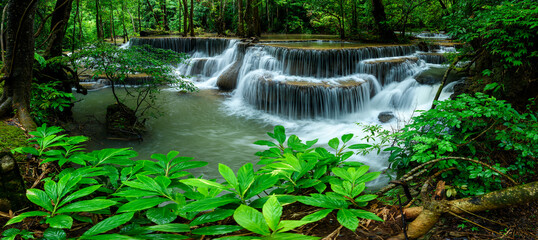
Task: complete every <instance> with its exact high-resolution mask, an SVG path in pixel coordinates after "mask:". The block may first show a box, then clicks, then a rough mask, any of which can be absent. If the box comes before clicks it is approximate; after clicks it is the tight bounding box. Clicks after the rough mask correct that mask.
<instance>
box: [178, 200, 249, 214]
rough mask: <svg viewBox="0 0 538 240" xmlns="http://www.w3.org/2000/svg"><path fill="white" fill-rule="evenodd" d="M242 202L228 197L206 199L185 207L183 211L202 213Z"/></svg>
mask: <svg viewBox="0 0 538 240" xmlns="http://www.w3.org/2000/svg"><path fill="white" fill-rule="evenodd" d="M239 201H240V200H239V199H237V198H227V197H216V198H206V199H202V200H198V201H193V202H190V203H189V204H187V205H186V206H185V207H183V209H182V211H185V212H201V211H206V210H210V209H214V208H218V207H220V206H224V205H226V204H229V203H238V202H239Z"/></svg>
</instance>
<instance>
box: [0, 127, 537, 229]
mask: <svg viewBox="0 0 538 240" xmlns="http://www.w3.org/2000/svg"><path fill="white" fill-rule="evenodd" d="M0 126H1V131H0V139H2V141H1V142H6V141H9V142H11V143H16V145H21V146H22V145H25V144H24V142H23V141H21V137H20V135H21V134H16V135H17V137H16V138H15V139H12V138H14V137H13V132H17V133H20V132H21V130H20V129H18V124H17V123H16V122H14V121H13V120H11V119H9V120H3V121H0ZM6 147H7V148H6ZM12 147H17V146H12V145H9V146H4V147H3V148H2V149H0V150H2V151H6V150H9V148H12ZM17 159H18V160H19V167H20V171H21V174H22V176H23V179H24V180H25V182H26V183H27V187H28V188H30V187H37V188H42V187H43V185H42V183H41V180H42V179H43V178H44V177H46V176H47V174H43V172H45V173H53V172H57V171H58V170H59V169H57V168H56V167H55V166H54V165H52V164H50V165H48V166H50V167H49V168H48V169H46V168H44V167H43V166H39V164H38V162H37V161H36V160H35V158H25V157H20V156H19V158H17ZM30 210H32V208H26V209H23V211H30ZM315 210H316V209H315V208H314V207H310V206H305V205H302V204H291V205H288V206H286V207H285V208H284V211H285V212H284V216H283V219H300V218H301V217H303V216H305V215H307V214H310V213H312V212H313V211H315ZM369 210H370V211H372V212H374V213H376V214H377V215H378V216H380V217H381V218H383V219H384V220H385V221H384V222H377V221H372V220H362V221H361V222H360V225H359V228H358V229H357V231H355V232H352V231H350V230H348V229H346V228H342V227H340V224H338V221H337V220H336V211H334V212H333V213H331V214H330V215H329V216H327V217H326V218H325V219H323V220H321V221H318V222H315V223H311V224H307V225H305V226H302V227H301V228H298V229H296V231H297V232H298V233H301V234H306V235H314V236H319V237H322V238H323V239H326V240H332V239H342V240H347V239H350V240H355V239H380V240H383V239H387V238H389V237H391V236H394V235H397V234H398V233H400V232H401V231H402V225H403V224H402V218H401V214H400V210H399V207H398V206H394V205H387V204H385V203H383V202H379V201H378V202H375V201H374V202H372V203H371V204H370V205H369ZM18 214H20V212H15V213H9V212H0V226H2V228H0V233H1V232H3V231H5V230H7V229H9V228H11V227H17V228H23V229H27V230H29V231H31V232H34V233H36V236H38V237H39V236H42V233H43V231H44V230H45V229H46V227H47V226H46V224H41V223H40V222H39V219H36V218H27V219H26V220H25V221H24V222H22V223H21V224H15V225H14V226H8V227H4V224H5V223H6V222H7V221H8V220H9V218H10V215H11V216H13V215H18ZM460 217H461V218H458V217H455V216H450V215H444V216H443V217H442V218H441V220H440V221H439V222H438V223H437V224H436V226H435V227H434V228H433V229H432V230H431V231H430V232H429V233H428V234H427V235H426V236H424V237H423V238H421V239H424V240H426V239H427V240H476V239H529V240H531V239H538V202H533V203H528V204H523V205H519V206H515V207H510V208H504V209H498V210H491V211H486V212H481V213H477V214H476V216H473V215H470V214H465V215H462V216H460ZM223 222H226V223H228V224H230V223H232V224H233V220H232V219H231V218H230V219H228V220H223ZM223 222H221V224H222V223H223ZM89 227H91V226H89V225H84V226H80V228H79V229H78V231H77V232H80V231H81V228H82V229H85V228H89ZM75 229H76V228H75ZM0 236H1V234H0ZM74 236H76V233H75V234H74ZM204 239H209V238H204Z"/></svg>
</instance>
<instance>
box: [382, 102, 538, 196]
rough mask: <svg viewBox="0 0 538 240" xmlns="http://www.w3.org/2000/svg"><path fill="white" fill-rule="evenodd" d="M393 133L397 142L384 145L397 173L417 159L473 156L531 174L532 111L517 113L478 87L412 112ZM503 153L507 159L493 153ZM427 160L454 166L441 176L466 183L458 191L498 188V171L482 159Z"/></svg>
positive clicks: (537, 124)
mask: <svg viewBox="0 0 538 240" xmlns="http://www.w3.org/2000/svg"><path fill="white" fill-rule="evenodd" d="M394 137H396V138H397V139H398V142H397V145H395V146H394V147H392V148H389V149H388V150H392V151H394V152H393V154H392V156H391V158H390V161H391V162H392V166H393V167H395V168H396V169H398V172H399V174H400V175H402V173H404V172H406V171H409V170H410V169H412V168H414V167H416V166H417V165H419V164H422V163H426V162H428V161H431V160H434V159H439V158H443V157H450V156H462V157H473V158H478V159H479V160H481V161H483V162H485V163H486V164H488V165H490V166H492V167H494V168H496V169H497V170H499V171H501V172H503V173H509V174H510V175H511V176H513V177H515V178H517V179H519V180H520V181H522V182H524V181H526V179H528V178H530V177H532V176H533V175H534V174H536V171H535V169H536V168H535V166H536V163H535V161H534V160H533V159H534V158H535V157H536V156H537V154H538V152H537V151H536V148H534V147H533V146H535V145H536V144H538V121H537V116H536V113H535V112H532V111H529V112H528V113H519V112H517V111H516V110H514V109H513V108H512V107H511V106H510V104H507V103H506V102H505V101H502V100H498V99H496V98H494V97H490V96H487V95H485V94H483V93H477V94H476V95H475V96H470V95H461V96H459V97H458V98H456V99H453V100H446V101H443V102H438V104H437V105H436V108H435V109H431V110H428V111H426V112H423V113H422V114H421V115H419V116H416V117H414V118H413V122H412V123H411V124H409V125H407V126H405V127H404V128H403V129H402V131H401V132H399V133H397V134H395V135H394ZM497 154H498V155H497ZM503 154H509V155H510V156H511V157H510V158H511V159H512V160H507V161H500V160H498V159H496V158H497V157H498V156H502V155H503ZM433 166H434V168H433V169H436V170H443V169H448V168H452V167H456V168H457V171H449V172H444V173H443V174H441V177H442V178H443V179H444V180H445V181H447V182H450V183H451V185H454V186H467V189H464V188H460V190H459V192H461V193H462V194H463V195H475V194H482V193H485V192H488V191H492V190H496V189H500V188H501V182H502V181H501V180H502V179H501V177H500V176H499V174H498V173H496V172H494V171H493V170H491V169H489V168H486V167H484V166H482V165H478V164H475V163H472V162H468V161H458V160H456V159H448V160H444V161H440V162H438V163H435V165H433ZM476 180H480V181H476Z"/></svg>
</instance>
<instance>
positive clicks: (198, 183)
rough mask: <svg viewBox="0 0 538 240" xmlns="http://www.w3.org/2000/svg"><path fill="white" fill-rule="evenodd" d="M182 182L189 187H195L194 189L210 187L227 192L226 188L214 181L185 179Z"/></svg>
mask: <svg viewBox="0 0 538 240" xmlns="http://www.w3.org/2000/svg"><path fill="white" fill-rule="evenodd" d="M181 182H182V183H185V184H187V185H191V186H194V187H210V188H218V189H222V190H227V189H226V187H224V186H223V185H222V184H220V183H217V182H214V181H209V180H206V179H199V178H189V179H183V180H181Z"/></svg>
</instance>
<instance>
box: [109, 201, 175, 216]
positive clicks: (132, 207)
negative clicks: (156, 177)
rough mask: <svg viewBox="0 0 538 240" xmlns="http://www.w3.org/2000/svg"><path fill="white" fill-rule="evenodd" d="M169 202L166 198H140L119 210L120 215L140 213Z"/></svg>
mask: <svg viewBox="0 0 538 240" xmlns="http://www.w3.org/2000/svg"><path fill="white" fill-rule="evenodd" d="M166 201H168V199H166V198H161V197H155V198H140V199H136V200H134V201H130V202H128V203H126V204H124V205H123V206H121V207H120V208H119V209H118V211H117V212H118V213H122V212H133V211H140V210H144V209H148V208H152V207H155V206H157V205H159V204H161V203H163V202H166Z"/></svg>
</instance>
